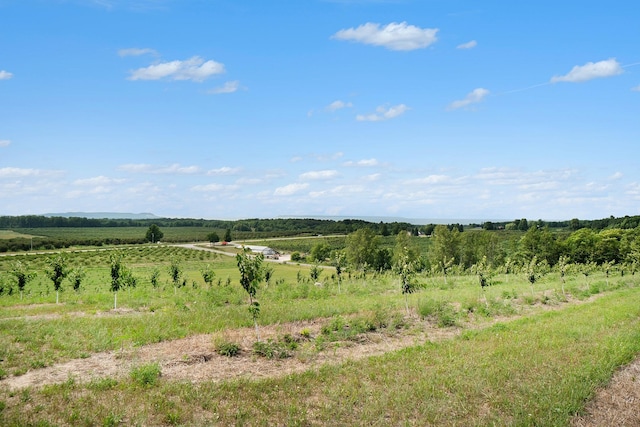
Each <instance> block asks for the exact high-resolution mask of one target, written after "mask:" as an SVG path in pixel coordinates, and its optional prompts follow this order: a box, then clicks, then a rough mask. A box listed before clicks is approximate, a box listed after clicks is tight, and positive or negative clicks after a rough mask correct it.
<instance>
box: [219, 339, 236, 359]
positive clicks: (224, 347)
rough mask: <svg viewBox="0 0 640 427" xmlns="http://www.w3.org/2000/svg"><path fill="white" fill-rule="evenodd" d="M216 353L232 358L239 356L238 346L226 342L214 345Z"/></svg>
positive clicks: (222, 341) (220, 341)
mask: <svg viewBox="0 0 640 427" xmlns="http://www.w3.org/2000/svg"><path fill="white" fill-rule="evenodd" d="M215 349H216V353H218V354H219V355H221V356H226V357H234V356H237V355H238V354H240V346H239V345H238V344H236V343H234V342H231V341H227V340H218V341H216V343H215Z"/></svg>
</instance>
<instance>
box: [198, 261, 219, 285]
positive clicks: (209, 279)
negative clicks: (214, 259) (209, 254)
mask: <svg viewBox="0 0 640 427" xmlns="http://www.w3.org/2000/svg"><path fill="white" fill-rule="evenodd" d="M200 273H201V274H202V279H203V280H204V282H205V283H206V284H207V285H209V287H211V285H213V279H214V278H215V277H216V273H215V272H214V271H213V269H212V268H211V265H210V264H207V266H206V267H204V268H203V269H202V270H201V271H200Z"/></svg>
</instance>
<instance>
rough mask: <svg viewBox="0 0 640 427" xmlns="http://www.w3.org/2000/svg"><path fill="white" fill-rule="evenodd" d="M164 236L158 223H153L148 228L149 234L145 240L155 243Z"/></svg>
mask: <svg viewBox="0 0 640 427" xmlns="http://www.w3.org/2000/svg"><path fill="white" fill-rule="evenodd" d="M163 237H164V233H163V232H162V231H161V230H160V227H158V226H157V225H156V224H151V225H150V226H149V229H148V230H147V234H146V235H145V240H146V241H147V242H151V243H155V242H159V241H160V240H162V238H163Z"/></svg>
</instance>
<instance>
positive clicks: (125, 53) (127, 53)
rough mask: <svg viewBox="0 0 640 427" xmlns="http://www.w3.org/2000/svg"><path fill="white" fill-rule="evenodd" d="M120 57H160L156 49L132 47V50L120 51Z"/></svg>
mask: <svg viewBox="0 0 640 427" xmlns="http://www.w3.org/2000/svg"><path fill="white" fill-rule="evenodd" d="M118 55H119V56H122V57H125V56H142V55H153V56H158V52H157V51H156V50H155V49H149V48H143V49H140V48H136V47H131V48H127V49H120V50H119V51H118Z"/></svg>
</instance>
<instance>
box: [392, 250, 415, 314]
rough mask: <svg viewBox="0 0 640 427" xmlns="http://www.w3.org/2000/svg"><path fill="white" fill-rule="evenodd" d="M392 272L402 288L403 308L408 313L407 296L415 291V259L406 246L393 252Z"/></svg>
mask: <svg viewBox="0 0 640 427" xmlns="http://www.w3.org/2000/svg"><path fill="white" fill-rule="evenodd" d="M393 255H394V259H395V263H394V270H395V271H396V272H397V273H398V275H399V276H400V284H401V286H402V294H403V295H404V306H405V309H406V310H407V314H408V313H409V294H412V293H414V292H415V291H416V289H417V286H416V284H415V283H414V281H413V279H414V275H415V272H416V266H417V263H416V258H415V256H414V254H412V252H411V250H410V248H409V247H407V246H403V247H397V246H396V248H395V250H394V254H393Z"/></svg>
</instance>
